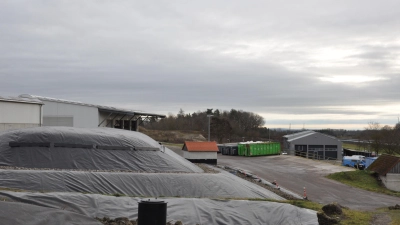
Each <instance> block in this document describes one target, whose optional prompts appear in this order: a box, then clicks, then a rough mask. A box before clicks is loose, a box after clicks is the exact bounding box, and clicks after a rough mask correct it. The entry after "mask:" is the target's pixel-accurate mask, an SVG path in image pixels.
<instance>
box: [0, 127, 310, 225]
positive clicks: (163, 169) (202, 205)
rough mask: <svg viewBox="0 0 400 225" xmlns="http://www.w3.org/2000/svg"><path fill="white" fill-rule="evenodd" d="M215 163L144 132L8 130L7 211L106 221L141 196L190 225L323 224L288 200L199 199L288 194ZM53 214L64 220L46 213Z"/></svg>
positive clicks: (132, 207)
mask: <svg viewBox="0 0 400 225" xmlns="http://www.w3.org/2000/svg"><path fill="white" fill-rule="evenodd" d="M215 170H216V171H217V172H215V173H209V172H207V171H203V169H201V168H200V167H198V166H197V165H195V164H192V163H190V162H189V161H187V160H185V159H184V158H182V157H181V156H179V155H177V154H176V153H174V152H173V151H171V150H169V149H168V148H166V147H164V146H162V145H160V144H159V143H158V142H156V141H155V140H153V139H151V138H150V137H148V136H146V135H144V134H142V133H139V132H132V131H125V130H118V129H111V128H93V129H86V128H85V129H84V128H70V127H68V128H67V127H39V128H28V129H21V130H14V131H8V132H2V133H0V190H1V189H2V191H1V192H0V197H1V198H4V199H3V200H5V202H2V204H0V210H1V211H2V213H1V217H2V218H6V219H9V220H10V221H13V220H15V219H18V218H19V217H20V220H17V221H24V222H23V223H22V222H21V223H15V224H101V223H99V222H97V221H95V220H94V219H93V218H94V217H104V216H107V217H110V218H115V217H128V218H130V219H136V218H137V207H138V206H137V205H138V201H139V200H140V198H138V197H141V198H143V197H146V198H154V197H162V198H164V199H165V201H166V202H168V210H167V212H168V218H171V219H174V220H181V221H183V222H184V224H317V217H316V213H315V212H314V211H311V210H305V209H300V208H297V207H294V206H292V205H288V204H280V203H272V202H254V201H239V200H231V201H221V200H210V199H194V198H219V199H221V198H224V199H226V198H240V199H254V198H261V199H273V200H284V199H283V198H282V197H280V196H278V195H276V194H275V193H272V192H270V191H268V190H266V189H264V188H262V187H260V186H257V185H255V184H252V183H250V182H248V181H245V180H243V179H241V178H239V177H237V176H235V175H233V174H230V173H228V172H226V171H223V170H219V169H217V168H215ZM7 190H8V191H7ZM10 190H13V191H10ZM15 190H18V192H14V191H15ZM39 192H41V193H39ZM78 192H79V193H78ZM80 193H86V194H80ZM87 193H89V194H87ZM99 194H102V195H99ZM105 195H115V196H121V195H126V196H133V197H114V196H105ZM134 196H136V197H134ZM168 197H169V198H168ZM171 197H175V198H171ZM177 197H179V198H177ZM182 197H184V198H182ZM60 210H61V211H60ZM18 211H21V212H26V213H23V214H19V213H18ZM52 215H57V216H54V218H57V221H60V222H58V223H54V219H48V220H43V218H50V217H52V218H53V216H52ZM33 218H37V219H33ZM76 221H79V222H76ZM9 224H13V223H9Z"/></svg>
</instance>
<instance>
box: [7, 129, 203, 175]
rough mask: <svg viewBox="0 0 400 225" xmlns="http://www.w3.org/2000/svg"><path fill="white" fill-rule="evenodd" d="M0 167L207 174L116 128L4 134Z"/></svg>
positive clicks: (144, 138)
mask: <svg viewBox="0 0 400 225" xmlns="http://www.w3.org/2000/svg"><path fill="white" fill-rule="evenodd" d="M90 146H92V147H90ZM0 166H15V167H25V168H56V169H83V170H123V171H140V172H187V173H193V172H196V173H201V172H203V170H202V169H200V168H199V167H197V166H196V165H194V164H192V163H190V162H188V161H187V160H185V159H184V158H182V157H180V156H178V155H177V154H176V153H174V152H173V151H171V150H169V149H167V148H165V151H164V148H162V146H161V145H160V144H159V143H158V142H156V141H154V140H153V139H151V138H150V137H148V136H147V135H144V134H142V133H139V132H134V131H126V130H120V129H112V128H72V127H37V128H27V129H20V130H13V131H6V132H2V133H0Z"/></svg>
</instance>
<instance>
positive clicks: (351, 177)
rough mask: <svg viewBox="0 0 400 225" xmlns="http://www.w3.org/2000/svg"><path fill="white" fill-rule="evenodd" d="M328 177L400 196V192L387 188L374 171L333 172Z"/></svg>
mask: <svg viewBox="0 0 400 225" xmlns="http://www.w3.org/2000/svg"><path fill="white" fill-rule="evenodd" d="M326 177H327V178H329V179H332V180H336V181H339V182H341V183H344V184H347V185H350V186H353V187H356V188H360V189H364V190H367V191H373V192H377V193H382V194H387V195H392V196H397V197H400V192H396V191H391V190H389V189H387V188H386V187H385V186H384V185H382V184H381V182H380V181H378V180H377V179H376V178H375V176H374V175H373V173H372V172H369V171H367V170H356V171H347V172H339V173H333V174H329V175H328V176H326Z"/></svg>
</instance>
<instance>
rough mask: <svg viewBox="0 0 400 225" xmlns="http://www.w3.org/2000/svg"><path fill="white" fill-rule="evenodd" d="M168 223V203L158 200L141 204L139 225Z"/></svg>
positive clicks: (163, 224)
mask: <svg viewBox="0 0 400 225" xmlns="http://www.w3.org/2000/svg"><path fill="white" fill-rule="evenodd" d="M166 223H167V203H166V202H164V201H158V200H148V201H143V200H142V201H140V202H139V212H138V225H165V224H166Z"/></svg>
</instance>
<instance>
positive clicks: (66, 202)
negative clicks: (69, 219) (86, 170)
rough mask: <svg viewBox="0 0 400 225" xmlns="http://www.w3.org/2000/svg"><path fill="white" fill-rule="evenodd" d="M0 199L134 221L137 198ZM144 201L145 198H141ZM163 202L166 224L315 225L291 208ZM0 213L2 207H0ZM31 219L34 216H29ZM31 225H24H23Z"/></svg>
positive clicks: (305, 212)
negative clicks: (165, 209) (170, 222)
mask: <svg viewBox="0 0 400 225" xmlns="http://www.w3.org/2000/svg"><path fill="white" fill-rule="evenodd" d="M0 198H5V199H8V200H13V201H18V202H23V203H30V204H33V205H38V206H44V207H51V208H55V209H60V208H63V209H64V210H66V211H71V212H75V213H79V214H82V215H86V216H88V217H92V218H94V217H99V218H102V217H104V216H107V217H110V218H117V217H128V218H129V219H131V220H133V219H136V218H137V215H138V214H137V212H138V201H140V200H141V199H140V198H130V197H113V196H104V195H97V194H77V193H24V192H9V191H2V192H0ZM142 200H147V199H142ZM158 200H163V201H165V202H167V221H171V220H173V221H177V220H180V221H182V222H183V223H184V224H201V225H202V224H204V225H209V224H224V225H225V224H252V225H257V224H263V225H268V224H271V225H272V224H273V225H279V224H282V225H292V224H293V225H294V224H296V225H297V224H299V225H300V224H301V225H311V224H318V219H317V215H316V212H315V211H313V210H309V209H303V208H298V207H296V206H293V205H289V204H283V203H275V202H265V201H247V200H215V199H194V198H161V199H158ZM0 210H3V206H2V205H0ZM32 217H35V215H32ZM31 224H34V223H29V222H27V223H26V225H31Z"/></svg>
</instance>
